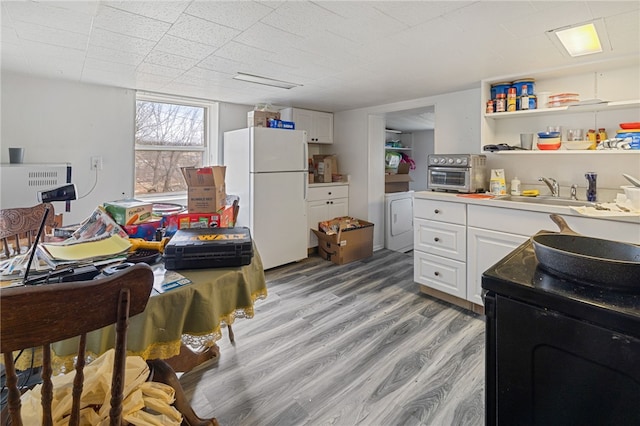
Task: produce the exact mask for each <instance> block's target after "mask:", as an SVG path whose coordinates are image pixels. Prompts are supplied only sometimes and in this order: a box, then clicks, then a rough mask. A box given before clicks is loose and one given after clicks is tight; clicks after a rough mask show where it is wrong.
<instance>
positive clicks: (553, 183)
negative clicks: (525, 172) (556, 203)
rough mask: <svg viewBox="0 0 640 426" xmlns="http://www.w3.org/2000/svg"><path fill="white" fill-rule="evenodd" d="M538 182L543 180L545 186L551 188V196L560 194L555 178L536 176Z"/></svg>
mask: <svg viewBox="0 0 640 426" xmlns="http://www.w3.org/2000/svg"><path fill="white" fill-rule="evenodd" d="M538 182H544V183H546V184H547V186H548V187H549V189H550V190H551V196H552V197H559V196H560V185H559V184H558V182H557V181H556V180H555V179H553V178H546V177H541V178H538Z"/></svg>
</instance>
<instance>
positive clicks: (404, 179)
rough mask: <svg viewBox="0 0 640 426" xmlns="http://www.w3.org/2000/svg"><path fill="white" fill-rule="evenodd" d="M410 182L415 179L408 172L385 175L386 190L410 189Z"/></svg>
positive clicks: (399, 190)
mask: <svg viewBox="0 0 640 426" xmlns="http://www.w3.org/2000/svg"><path fill="white" fill-rule="evenodd" d="M409 182H413V179H411V177H410V176H409V175H408V174H404V173H399V174H391V175H384V192H385V193H387V194H388V193H391V192H405V191H408V190H409Z"/></svg>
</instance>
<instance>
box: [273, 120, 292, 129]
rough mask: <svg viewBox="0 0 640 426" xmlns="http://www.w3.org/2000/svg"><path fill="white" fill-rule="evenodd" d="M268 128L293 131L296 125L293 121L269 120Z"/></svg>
mask: <svg viewBox="0 0 640 426" xmlns="http://www.w3.org/2000/svg"><path fill="white" fill-rule="evenodd" d="M269 127H272V128H274V129H287V130H295V129H296V123H294V122H293V121H284V120H275V119H269Z"/></svg>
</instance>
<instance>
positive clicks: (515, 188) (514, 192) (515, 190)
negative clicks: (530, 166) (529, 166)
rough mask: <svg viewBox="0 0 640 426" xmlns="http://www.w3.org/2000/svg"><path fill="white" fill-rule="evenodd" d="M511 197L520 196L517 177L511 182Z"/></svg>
mask: <svg viewBox="0 0 640 426" xmlns="http://www.w3.org/2000/svg"><path fill="white" fill-rule="evenodd" d="M511 195H522V191H521V190H520V180H519V179H518V176H516V177H515V178H513V180H512V181H511Z"/></svg>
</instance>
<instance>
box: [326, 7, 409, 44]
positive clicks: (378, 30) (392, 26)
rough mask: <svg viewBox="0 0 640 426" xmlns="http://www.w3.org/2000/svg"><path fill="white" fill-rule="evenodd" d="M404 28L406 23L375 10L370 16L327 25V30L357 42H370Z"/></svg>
mask: <svg viewBox="0 0 640 426" xmlns="http://www.w3.org/2000/svg"><path fill="white" fill-rule="evenodd" d="M405 28H407V25H406V24H403V23H401V22H398V21H397V20H396V19H394V18H391V17H389V16H387V15H385V14H384V13H382V12H380V11H378V10H376V11H375V14H374V15H372V16H370V17H366V18H364V17H363V18H349V19H347V20H346V22H345V23H344V24H342V23H341V24H340V25H330V26H328V27H327V32H330V33H334V34H337V35H339V36H341V37H344V38H346V39H347V40H352V41H355V42H357V43H362V44H372V43H375V41H376V40H379V39H383V38H385V37H387V36H389V35H391V34H394V33H397V32H399V31H402V30H403V29H405Z"/></svg>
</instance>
